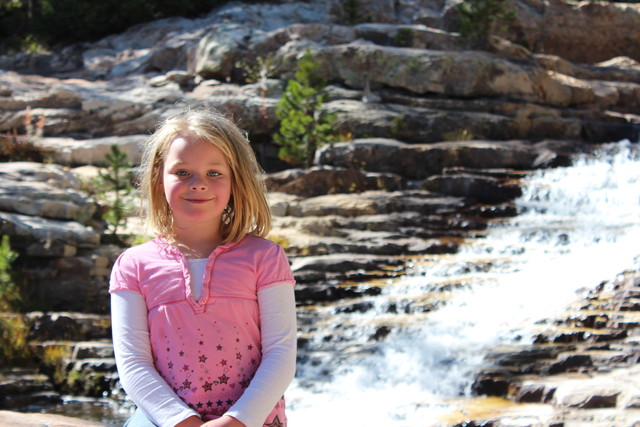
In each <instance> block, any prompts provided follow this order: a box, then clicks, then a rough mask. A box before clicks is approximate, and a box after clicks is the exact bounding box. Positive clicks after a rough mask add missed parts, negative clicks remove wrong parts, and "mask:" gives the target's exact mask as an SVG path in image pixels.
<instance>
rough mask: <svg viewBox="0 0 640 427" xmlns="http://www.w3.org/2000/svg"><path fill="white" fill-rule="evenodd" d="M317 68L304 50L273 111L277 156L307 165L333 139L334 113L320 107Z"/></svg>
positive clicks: (323, 99) (320, 85) (322, 94)
mask: <svg viewBox="0 0 640 427" xmlns="http://www.w3.org/2000/svg"><path fill="white" fill-rule="evenodd" d="M318 67H319V64H318V62H317V61H315V60H314V59H313V57H312V56H311V51H310V50H309V49H307V50H306V51H305V53H304V55H303V56H302V58H300V60H299V62H298V69H297V71H296V73H295V78H294V79H292V80H289V82H288V83H287V88H286V90H285V92H284V94H283V95H282V99H281V100H280V102H279V103H278V108H277V110H276V115H277V116H278V119H280V129H279V131H278V133H277V134H276V135H274V139H275V141H276V143H277V144H278V145H280V151H279V155H280V158H281V159H282V160H285V161H287V162H289V163H293V164H297V165H303V166H304V167H307V168H309V167H311V165H312V164H313V158H314V156H315V152H316V150H317V149H318V148H319V147H321V146H322V145H324V144H326V143H332V142H334V141H335V140H336V131H335V128H334V126H333V123H334V122H335V120H336V114H335V113H329V112H327V111H326V110H325V109H324V107H323V104H324V103H325V102H326V100H327V94H326V93H325V92H324V88H325V86H326V82H325V81H324V80H323V79H322V78H321V77H320V76H319V75H318V72H317V71H318Z"/></svg>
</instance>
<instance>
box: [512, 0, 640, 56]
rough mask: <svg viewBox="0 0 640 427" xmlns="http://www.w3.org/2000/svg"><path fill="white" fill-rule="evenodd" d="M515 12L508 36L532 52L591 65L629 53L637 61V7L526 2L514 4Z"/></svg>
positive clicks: (639, 49)
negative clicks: (524, 44) (523, 42)
mask: <svg viewBox="0 0 640 427" xmlns="http://www.w3.org/2000/svg"><path fill="white" fill-rule="evenodd" d="M515 10H516V21H515V22H514V23H511V24H510V30H509V33H508V34H509V35H508V37H509V38H511V39H513V40H523V41H525V43H526V44H527V45H528V46H530V47H531V48H532V49H533V50H535V51H538V52H546V53H551V54H553V55H558V56H561V57H563V58H566V59H568V60H570V61H574V62H584V63H591V64H593V63H596V62H601V61H606V60H609V59H611V58H613V57H615V56H620V55H629V54H630V53H632V55H634V56H633V58H634V59H635V60H640V53H639V52H640V37H639V36H638V35H637V34H636V32H635V31H634V29H635V27H636V22H637V20H638V17H639V16H640V6H638V5H637V4H633V3H615V2H614V3H590V2H578V3H567V2H564V1H558V0H554V1H548V2H536V1H531V0H527V1H522V2H517V3H516V4H515ZM594 34H598V37H593V35H594ZM626 34H629V36H626ZM576 46H580V47H581V48H576Z"/></svg>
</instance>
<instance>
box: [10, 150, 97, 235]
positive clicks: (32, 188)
mask: <svg viewBox="0 0 640 427" xmlns="http://www.w3.org/2000/svg"><path fill="white" fill-rule="evenodd" d="M78 187H79V181H78V180H77V179H76V178H75V177H74V176H73V175H72V174H71V173H70V172H69V171H68V170H65V169H63V168H61V167H59V166H56V165H46V164H41V163H30V162H16V163H0V210H2V211H5V212H14V213H18V214H23V215H30V216H34V217H42V218H51V219H57V220H69V221H76V222H78V223H80V224H86V223H87V222H88V221H89V220H90V219H91V218H92V217H93V215H94V213H95V212H96V208H97V206H96V203H95V202H94V201H93V200H92V199H91V198H89V197H88V196H87V195H86V194H85V193H83V192H81V191H79V190H78Z"/></svg>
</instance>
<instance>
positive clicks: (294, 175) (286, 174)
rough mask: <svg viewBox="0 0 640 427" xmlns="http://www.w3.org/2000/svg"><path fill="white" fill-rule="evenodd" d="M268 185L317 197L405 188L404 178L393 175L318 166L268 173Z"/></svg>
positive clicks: (281, 190)
mask: <svg viewBox="0 0 640 427" xmlns="http://www.w3.org/2000/svg"><path fill="white" fill-rule="evenodd" d="M266 184H267V188H269V190H271V191H278V192H284V193H290V194H295V195H297V196H303V197H315V196H321V195H323V194H335V193H361V192H364V191H370V190H386V191H397V190H400V189H401V188H402V178H401V177H400V176H398V175H393V174H383V173H367V172H363V171H360V170H356V169H345V168H334V167H328V166H317V167H313V168H311V169H308V170H302V169H289V170H286V171H283V172H280V173H277V174H270V175H269V176H267V179H266Z"/></svg>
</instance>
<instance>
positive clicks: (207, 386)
mask: <svg viewBox="0 0 640 427" xmlns="http://www.w3.org/2000/svg"><path fill="white" fill-rule="evenodd" d="M212 386H213V383H210V382H209V381H205V382H204V384H203V385H202V388H203V390H204V391H211V387H212Z"/></svg>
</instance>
